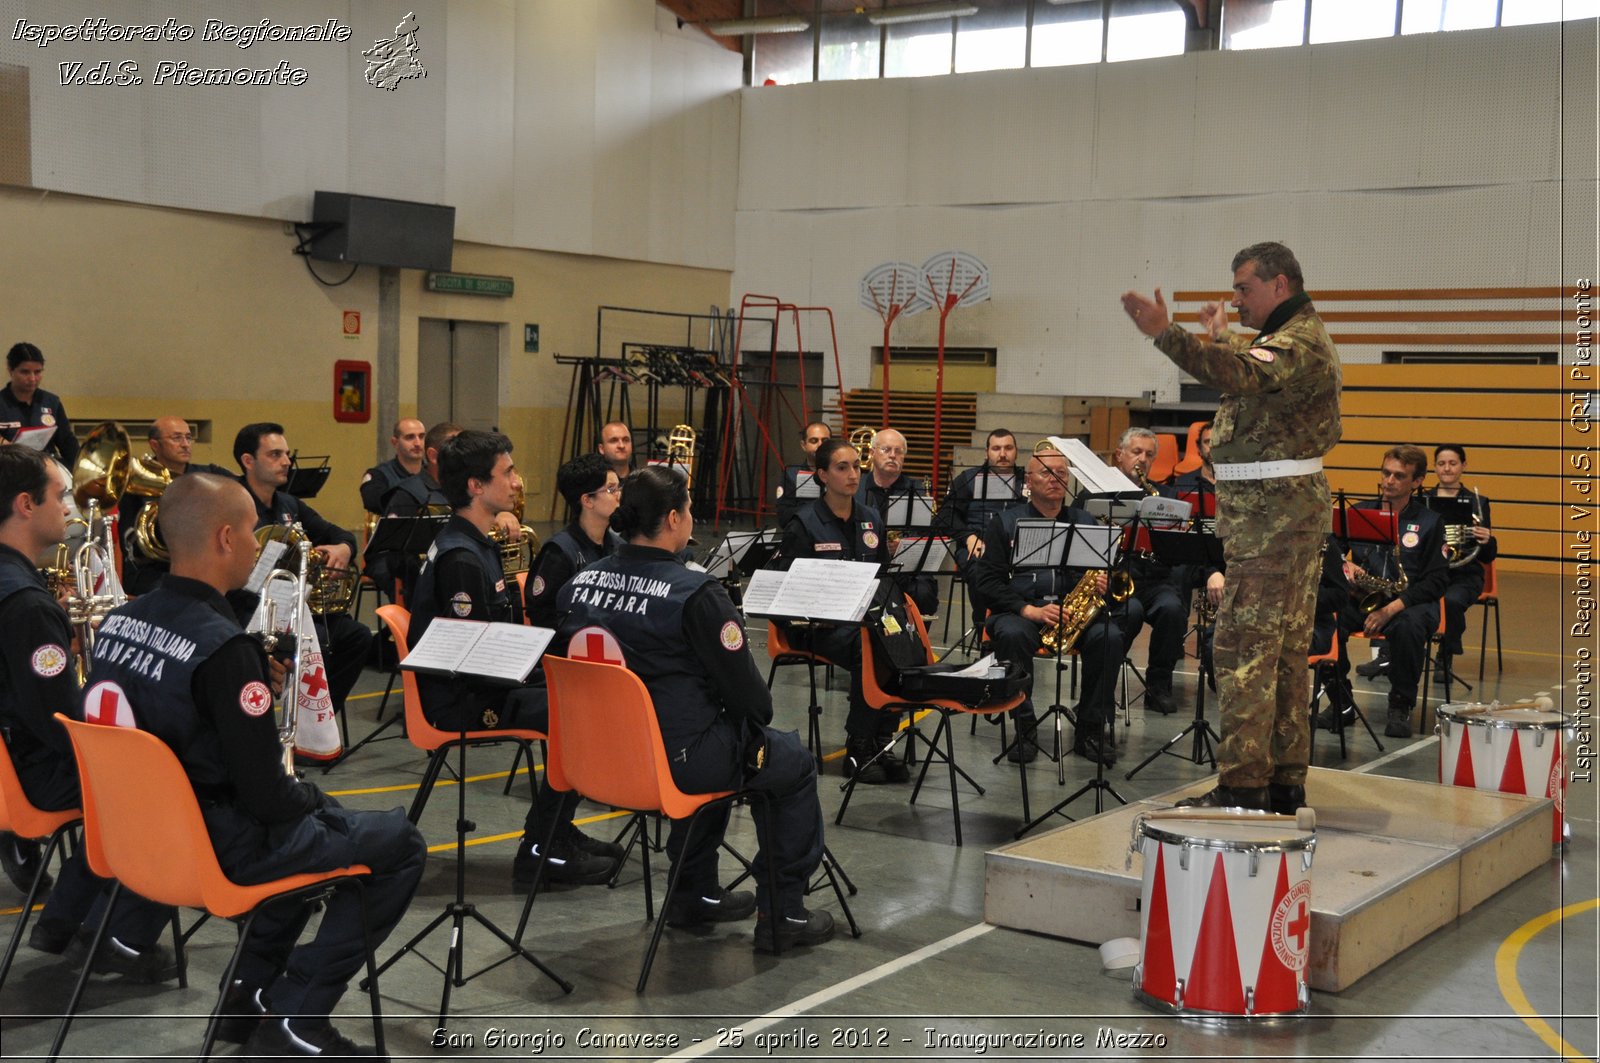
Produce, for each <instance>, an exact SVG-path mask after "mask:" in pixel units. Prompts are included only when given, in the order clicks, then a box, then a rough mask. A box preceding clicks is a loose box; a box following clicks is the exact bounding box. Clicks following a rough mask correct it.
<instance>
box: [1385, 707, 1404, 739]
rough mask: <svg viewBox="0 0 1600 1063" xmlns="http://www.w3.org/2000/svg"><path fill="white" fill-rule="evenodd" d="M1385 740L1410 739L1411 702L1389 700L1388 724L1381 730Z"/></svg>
mask: <svg viewBox="0 0 1600 1063" xmlns="http://www.w3.org/2000/svg"><path fill="white" fill-rule="evenodd" d="M1383 734H1384V737H1386V738H1410V737H1411V702H1409V701H1404V700H1401V699H1399V698H1394V697H1391V698H1390V699H1389V722H1388V723H1387V724H1386V725H1385V726H1384V728H1383Z"/></svg>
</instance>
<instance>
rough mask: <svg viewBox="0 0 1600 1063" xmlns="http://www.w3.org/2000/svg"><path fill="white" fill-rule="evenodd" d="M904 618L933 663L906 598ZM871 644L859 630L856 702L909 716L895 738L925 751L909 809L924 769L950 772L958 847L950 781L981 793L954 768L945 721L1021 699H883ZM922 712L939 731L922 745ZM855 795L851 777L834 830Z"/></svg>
mask: <svg viewBox="0 0 1600 1063" xmlns="http://www.w3.org/2000/svg"><path fill="white" fill-rule="evenodd" d="M906 613H907V614H908V615H909V616H910V617H911V620H912V622H913V623H914V624H915V625H916V628H917V639H918V641H920V642H921V643H922V651H923V656H924V658H925V659H926V661H927V663H928V664H934V663H936V661H937V660H938V658H937V656H936V655H935V654H934V652H933V644H932V643H931V642H929V641H928V629H927V626H926V625H925V624H924V623H923V622H922V613H920V612H919V611H918V610H917V605H916V603H915V602H913V601H912V600H911V598H910V596H907V597H906ZM871 638H872V637H871V635H870V634H868V632H867V629H866V628H862V629H861V693H862V696H863V697H864V698H865V699H866V702H867V704H868V705H869V706H871V707H872V708H874V709H879V710H882V711H884V712H901V711H907V712H908V713H909V715H908V716H907V717H906V725H905V728H904V729H903V730H902V731H901V734H904V735H905V736H906V740H907V742H909V743H911V744H912V745H913V746H914V745H915V743H916V741H917V740H918V739H921V740H922V742H923V743H924V744H926V745H927V747H928V753H927V756H925V757H924V758H923V760H922V770H921V771H920V772H918V773H917V782H916V785H915V786H913V787H912V788H911V803H912V804H916V801H917V795H918V794H919V793H921V792H922V783H923V781H924V780H925V779H927V777H928V768H929V767H930V766H931V765H932V764H933V761H934V760H935V759H938V760H942V761H944V764H945V767H947V768H948V769H949V771H950V812H951V815H953V816H954V817H955V826H956V845H957V846H960V845H961V797H960V794H959V791H958V790H957V788H956V776H957V775H960V776H961V777H962V778H963V779H965V780H967V782H968V783H969V784H970V785H971V786H972V788H973V789H975V790H977V791H978V793H979V795H980V796H981V795H982V794H983V793H984V792H985V791H984V789H983V787H982V786H980V785H979V784H978V781H977V780H976V779H974V778H973V777H972V776H970V775H968V774H967V773H966V772H965V771H963V770H962V769H961V767H960V766H959V765H957V764H956V753H955V744H954V741H953V739H952V737H951V735H952V727H951V720H952V719H953V718H954V717H956V716H958V715H968V716H990V715H993V714H994V713H997V712H1010V711H1011V710H1012V709H1014V708H1016V707H1017V706H1018V705H1020V704H1022V699H1023V698H1024V697H1025V696H1026V695H1024V694H1020V693H1019V694H1014V695H1012V696H1011V697H1009V698H1003V699H1001V700H999V701H990V702H985V703H984V704H982V705H977V706H973V705H964V704H962V703H961V702H959V701H950V700H948V699H945V698H924V699H922V700H920V701H906V700H903V699H901V698H898V697H896V696H894V695H893V694H890V693H888V692H887V691H885V690H884V689H883V687H882V686H881V685H880V684H879V682H878V671H877V662H876V661H875V660H874V659H873V657H874V654H873V652H872V641H871ZM924 709H932V710H933V711H935V712H937V713H938V714H939V726H938V727H936V728H934V732H933V738H932V739H928V738H926V737H924V736H923V734H922V731H921V729H920V727H919V725H918V723H917V715H916V714H917V713H918V712H920V711H922V710H924ZM895 740H896V741H897V742H898V741H899V735H896V736H895ZM941 741H942V744H941ZM892 748H893V747H892V746H891V747H890V748H889V749H885V750H883V751H880V752H879V753H878V756H890V755H892V753H891V752H890V749H892ZM1024 779H1026V776H1024ZM855 790H856V779H855V777H854V776H852V777H851V778H850V779H849V781H847V782H846V783H845V785H844V801H843V802H841V803H840V805H839V812H838V814H837V815H835V816H834V818H833V822H834V824H835V825H837V824H840V823H843V822H844V813H845V809H847V808H849V807H850V798H851V797H853V796H854V795H855ZM1023 792H1024V794H1026V792H1027V788H1026V784H1024V788H1023Z"/></svg>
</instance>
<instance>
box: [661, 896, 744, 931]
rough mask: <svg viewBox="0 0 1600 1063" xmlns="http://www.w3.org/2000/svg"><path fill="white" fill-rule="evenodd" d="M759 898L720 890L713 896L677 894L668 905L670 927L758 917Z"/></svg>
mask: <svg viewBox="0 0 1600 1063" xmlns="http://www.w3.org/2000/svg"><path fill="white" fill-rule="evenodd" d="M755 910H756V895H755V894H754V893H750V892H749V891H747V890H738V891H734V890H730V889H726V888H724V887H718V888H717V891H716V893H714V894H712V895H711V896H701V895H700V894H689V895H684V894H682V893H679V894H675V895H674V896H673V897H672V899H671V900H669V901H667V925H668V926H675V927H687V926H701V925H703V924H705V923H736V922H738V921H739V920H741V919H748V918H750V916H752V915H754V914H755Z"/></svg>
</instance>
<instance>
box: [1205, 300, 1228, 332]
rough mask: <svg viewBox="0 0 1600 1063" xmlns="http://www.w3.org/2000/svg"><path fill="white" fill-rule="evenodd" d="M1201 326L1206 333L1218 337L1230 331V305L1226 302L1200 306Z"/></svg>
mask: <svg viewBox="0 0 1600 1063" xmlns="http://www.w3.org/2000/svg"><path fill="white" fill-rule="evenodd" d="M1200 327H1201V328H1203V329H1205V330H1206V335H1207V336H1210V337H1211V338H1212V339H1217V338H1218V337H1220V336H1221V335H1222V334H1223V333H1224V332H1227V331H1228V307H1227V304H1225V303H1207V304H1206V305H1205V306H1202V307H1201V308H1200Z"/></svg>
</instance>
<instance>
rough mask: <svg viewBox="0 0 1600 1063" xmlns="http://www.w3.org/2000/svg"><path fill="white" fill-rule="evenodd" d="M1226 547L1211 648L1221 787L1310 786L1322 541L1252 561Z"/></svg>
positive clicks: (1286, 544)
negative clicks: (1312, 657)
mask: <svg viewBox="0 0 1600 1063" xmlns="http://www.w3.org/2000/svg"><path fill="white" fill-rule="evenodd" d="M1231 545H1233V544H1232V542H1231V541H1230V540H1224V542H1223V556H1224V558H1225V559H1226V561H1227V566H1228V568H1227V584H1226V587H1225V589H1224V590H1223V594H1222V605H1221V607H1220V608H1219V609H1218V610H1217V630H1216V635H1215V638H1214V644H1213V650H1212V653H1213V659H1214V661H1215V664H1216V676H1217V700H1218V702H1219V703H1220V704H1221V712H1222V745H1221V747H1220V748H1219V749H1218V751H1217V767H1218V769H1219V771H1220V773H1221V782H1222V785H1224V786H1233V787H1257V786H1266V785H1267V784H1268V783H1272V782H1277V783H1286V784H1299V783H1303V782H1305V778H1306V765H1307V764H1308V763H1309V761H1310V757H1311V729H1310V702H1311V674H1310V671H1309V670H1308V669H1307V667H1306V654H1307V651H1308V650H1309V649H1310V646H1311V627H1312V621H1313V620H1314V619H1315V607H1316V600H1317V581H1318V579H1319V577H1320V576H1321V573H1322V548H1323V535H1322V530H1321V528H1320V527H1319V528H1317V529H1316V530H1314V531H1311V532H1301V531H1287V532H1284V533H1282V534H1280V535H1278V536H1276V537H1275V538H1274V539H1273V540H1272V541H1271V542H1270V543H1269V544H1266V545H1265V546H1264V547H1263V548H1262V550H1261V551H1260V552H1259V553H1257V554H1256V555H1255V556H1247V557H1234V556H1232V551H1231V550H1230V549H1229V547H1230V546H1231Z"/></svg>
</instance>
